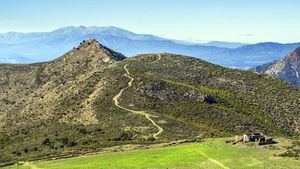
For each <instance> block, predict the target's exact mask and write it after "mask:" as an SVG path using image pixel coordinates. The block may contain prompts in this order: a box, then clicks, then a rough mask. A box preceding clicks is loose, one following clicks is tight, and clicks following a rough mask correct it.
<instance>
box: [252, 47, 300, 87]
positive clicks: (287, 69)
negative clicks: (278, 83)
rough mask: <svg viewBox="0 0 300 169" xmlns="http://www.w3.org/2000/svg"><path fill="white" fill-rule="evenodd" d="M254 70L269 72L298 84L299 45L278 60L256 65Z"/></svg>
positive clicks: (299, 69) (299, 79)
mask: <svg viewBox="0 0 300 169" xmlns="http://www.w3.org/2000/svg"><path fill="white" fill-rule="evenodd" d="M255 71H257V72H261V73H265V74H269V75H272V76H275V77H277V78H279V79H282V80H284V81H287V82H290V83H293V84H295V85H297V86H300V75H299V74H300V47H298V48H297V49H296V50H295V51H293V52H291V53H289V54H288V55H287V56H286V57H284V58H282V59H281V60H279V61H275V62H273V63H268V64H264V65H261V66H258V67H256V68H255Z"/></svg>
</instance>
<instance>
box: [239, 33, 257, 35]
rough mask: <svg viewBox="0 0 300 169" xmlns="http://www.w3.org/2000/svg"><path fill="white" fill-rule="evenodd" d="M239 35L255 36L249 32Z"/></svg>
mask: <svg viewBox="0 0 300 169" xmlns="http://www.w3.org/2000/svg"><path fill="white" fill-rule="evenodd" d="M239 36H255V34H251V33H248V34H239Z"/></svg>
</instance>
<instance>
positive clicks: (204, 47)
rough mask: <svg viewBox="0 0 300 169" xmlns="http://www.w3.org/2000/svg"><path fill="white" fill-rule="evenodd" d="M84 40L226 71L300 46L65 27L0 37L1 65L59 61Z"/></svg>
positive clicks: (275, 57)
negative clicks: (172, 55)
mask: <svg viewBox="0 0 300 169" xmlns="http://www.w3.org/2000/svg"><path fill="white" fill-rule="evenodd" d="M85 39H97V40H98V41H100V42H101V43H102V44H104V45H106V46H108V47H110V48H112V49H114V50H116V51H119V52H121V53H123V54H124V55H126V56H134V55H136V54H142V53H157V52H168V53H176V54H183V55H189V56H194V57H197V58H201V59H204V60H206V61H209V62H212V63H215V64H219V65H222V66H226V67H239V68H245V67H254V66H258V65H261V64H264V63H269V62H272V61H274V60H278V59H280V58H281V57H282V56H285V55H286V54H287V53H288V52H290V51H292V50H294V49H295V48H296V47H298V46H300V43H291V44H280V43H259V44H253V45H247V44H243V43H230V42H209V43H204V44H195V43H187V42H182V41H177V40H170V39H165V38H161V37H157V36H153V35H143V34H135V33H132V32H129V31H127V30H124V29H120V28H117V27H83V26H80V27H65V28H61V29H57V30H55V31H52V32H42V33H15V32H10V33H5V34H0V63H33V62H44V61H49V60H52V59H55V58H57V57H58V56H60V55H62V54H63V53H65V52H66V51H68V50H70V49H72V47H74V46H76V45H78V44H79V43H80V42H81V41H82V40H85Z"/></svg>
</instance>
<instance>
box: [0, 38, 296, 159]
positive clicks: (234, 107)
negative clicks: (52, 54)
mask: <svg viewBox="0 0 300 169" xmlns="http://www.w3.org/2000/svg"><path fill="white" fill-rule="evenodd" d="M0 77H1V78H0V152H1V153H2V154H1V156H0V162H1V163H2V164H5V163H13V162H17V161H25V160H29V159H38V158H44V157H53V156H61V155H76V154H80V153H84V152H87V151H101V149H102V148H104V147H110V146H114V145H122V144H150V143H158V142H168V141H171V140H175V139H187V138H203V137H215V136H217V137H220V136H232V135H235V134H241V133H244V132H264V133H268V134H271V135H284V136H287V135H288V136H291V135H298V134H299V128H300V126H299V124H300V122H299V119H300V114H299V112H300V109H299V103H300V100H299V98H300V90H299V88H297V87H295V86H293V85H290V84H288V83H284V82H282V81H280V80H278V79H276V78H272V77H270V76H267V75H262V74H256V73H252V72H248V71H241V70H232V69H226V68H223V67H220V66H217V65H214V64H210V63H207V62H204V61H202V60H199V59H196V58H191V57H186V56H181V55H173V54H145V55H138V56H135V57H132V58H125V57H124V56H123V55H122V54H119V53H117V52H114V51H112V50H110V49H108V48H106V47H104V46H102V45H100V44H99V43H98V42H97V41H95V40H88V41H85V42H83V43H82V44H81V45H80V46H79V47H78V48H74V49H73V50H71V51H70V52H68V53H66V54H65V55H63V56H61V57H60V58H58V59H56V60H53V61H51V62H45V63H36V64H30V65H0Z"/></svg>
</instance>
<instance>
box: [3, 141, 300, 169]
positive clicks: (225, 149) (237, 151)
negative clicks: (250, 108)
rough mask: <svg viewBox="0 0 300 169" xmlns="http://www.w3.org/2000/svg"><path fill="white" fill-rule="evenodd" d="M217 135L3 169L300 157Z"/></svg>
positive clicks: (288, 162)
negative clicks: (174, 144) (232, 141)
mask: <svg viewBox="0 0 300 169" xmlns="http://www.w3.org/2000/svg"><path fill="white" fill-rule="evenodd" d="M224 141H225V139H216V140H212V141H205V142H200V143H191V144H182V145H176V146H169V147H159V148H151V149H143V150H132V151H127V152H114V153H105V154H97V155H89V156H82V157H75V158H68V159H61V160H53V161H38V162H30V163H25V164H23V165H15V166H10V167H7V168H5V169H30V168H31V169H93V168H101V169H102V168H103V169H107V168H113V169H116V168H118V169H119V168H121V169H134V168H154V169H156V168H157V169H162V168H175V169H178V168H186V169H187V168H188V169H192V168H197V169H198V168H199V169H201V168H203V169H210V168H211V169H217V168H226V169H228V168H234V169H237V168H238V169H239V168H242V169H246V168H255V169H258V168H268V169H270V168H284V169H287V168H295V169H296V168H299V166H300V161H299V160H296V159H292V158H283V157H275V156H274V154H276V153H278V152H279V151H280V150H272V149H267V148H261V147H255V146H245V145H238V146H232V145H231V144H226V143H224Z"/></svg>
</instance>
